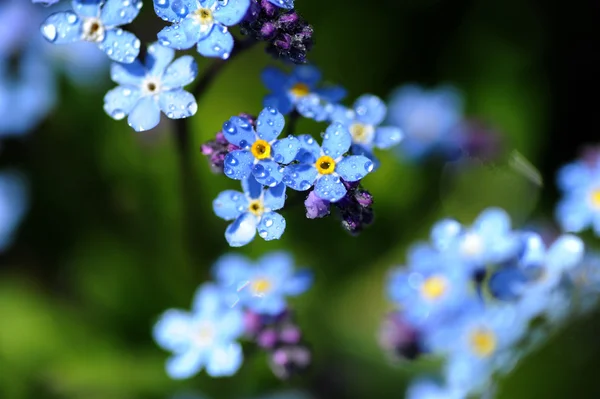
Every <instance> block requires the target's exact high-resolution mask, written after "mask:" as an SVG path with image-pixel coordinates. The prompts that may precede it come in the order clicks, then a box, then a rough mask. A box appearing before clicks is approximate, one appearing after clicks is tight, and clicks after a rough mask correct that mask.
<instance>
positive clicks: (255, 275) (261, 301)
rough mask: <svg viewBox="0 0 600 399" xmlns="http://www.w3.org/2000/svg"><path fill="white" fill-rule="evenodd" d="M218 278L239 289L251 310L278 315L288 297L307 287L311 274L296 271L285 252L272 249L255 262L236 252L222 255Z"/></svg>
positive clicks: (226, 285) (226, 286) (216, 274)
mask: <svg viewBox="0 0 600 399" xmlns="http://www.w3.org/2000/svg"><path fill="white" fill-rule="evenodd" d="M213 273H214V275H215V279H216V281H217V282H218V283H219V284H220V285H221V286H223V287H224V288H225V289H227V288H230V289H231V288H233V289H236V290H237V291H238V295H239V302H238V303H237V304H236V306H242V307H244V308H247V309H250V310H251V311H253V312H255V313H258V314H263V315H270V316H276V315H278V314H280V313H281V312H283V311H284V310H285V309H286V306H287V304H286V298H287V297H290V296H297V295H300V294H302V293H304V292H305V291H306V290H308V289H309V288H310V286H311V284H312V274H311V273H310V272H309V271H308V270H300V271H295V270H294V260H293V258H292V257H291V256H290V255H289V254H288V253H286V252H272V253H269V254H267V255H265V256H263V257H262V258H261V259H259V260H258V262H257V263H256V264H252V263H251V262H249V261H248V259H246V258H244V257H241V256H237V255H225V256H223V257H221V258H220V259H219V260H218V261H217V263H216V265H215V267H214V271H213Z"/></svg>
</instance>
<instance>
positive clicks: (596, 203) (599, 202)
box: [590, 188, 600, 209]
mask: <svg viewBox="0 0 600 399" xmlns="http://www.w3.org/2000/svg"><path fill="white" fill-rule="evenodd" d="M590 200H591V201H592V206H593V207H594V208H596V209H600V188H596V189H594V190H593V191H592V192H591V193H590Z"/></svg>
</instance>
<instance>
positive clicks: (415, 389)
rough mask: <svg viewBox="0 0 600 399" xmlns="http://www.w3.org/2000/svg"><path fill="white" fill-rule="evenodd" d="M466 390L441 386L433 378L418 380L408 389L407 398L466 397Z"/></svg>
mask: <svg viewBox="0 0 600 399" xmlns="http://www.w3.org/2000/svg"><path fill="white" fill-rule="evenodd" d="M466 397H467V394H466V392H462V391H461V390H457V389H450V388H447V387H444V386H440V385H438V384H437V383H435V382H433V381H431V380H418V381H416V382H414V383H412V384H411V385H410V386H409V387H408V389H407V390H406V399H465V398H466Z"/></svg>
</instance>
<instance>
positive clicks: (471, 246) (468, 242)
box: [460, 233, 483, 256]
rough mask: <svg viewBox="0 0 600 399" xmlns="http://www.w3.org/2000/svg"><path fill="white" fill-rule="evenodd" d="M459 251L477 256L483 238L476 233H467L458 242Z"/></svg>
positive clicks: (481, 248) (481, 249)
mask: <svg viewBox="0 0 600 399" xmlns="http://www.w3.org/2000/svg"><path fill="white" fill-rule="evenodd" d="M460 251H461V252H462V253H463V254H465V255H467V256H477V255H479V254H481V253H482V252H483V240H482V239H481V237H480V236H479V235H478V234H472V233H468V234H467V235H466V236H465V238H464V239H463V241H462V243H461V244H460Z"/></svg>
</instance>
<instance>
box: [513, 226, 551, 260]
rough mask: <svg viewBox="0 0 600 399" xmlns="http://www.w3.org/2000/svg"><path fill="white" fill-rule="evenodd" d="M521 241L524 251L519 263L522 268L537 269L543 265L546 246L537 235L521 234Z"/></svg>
mask: <svg viewBox="0 0 600 399" xmlns="http://www.w3.org/2000/svg"><path fill="white" fill-rule="evenodd" d="M521 239H522V240H523V245H524V250H523V254H522V255H521V256H520V257H519V262H520V263H521V264H522V265H523V266H524V267H532V266H533V267H539V266H542V265H543V264H544V261H545V260H546V245H545V244H544V241H543V240H542V237H540V235H539V234H537V233H530V232H527V233H523V234H522V236H521Z"/></svg>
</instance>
